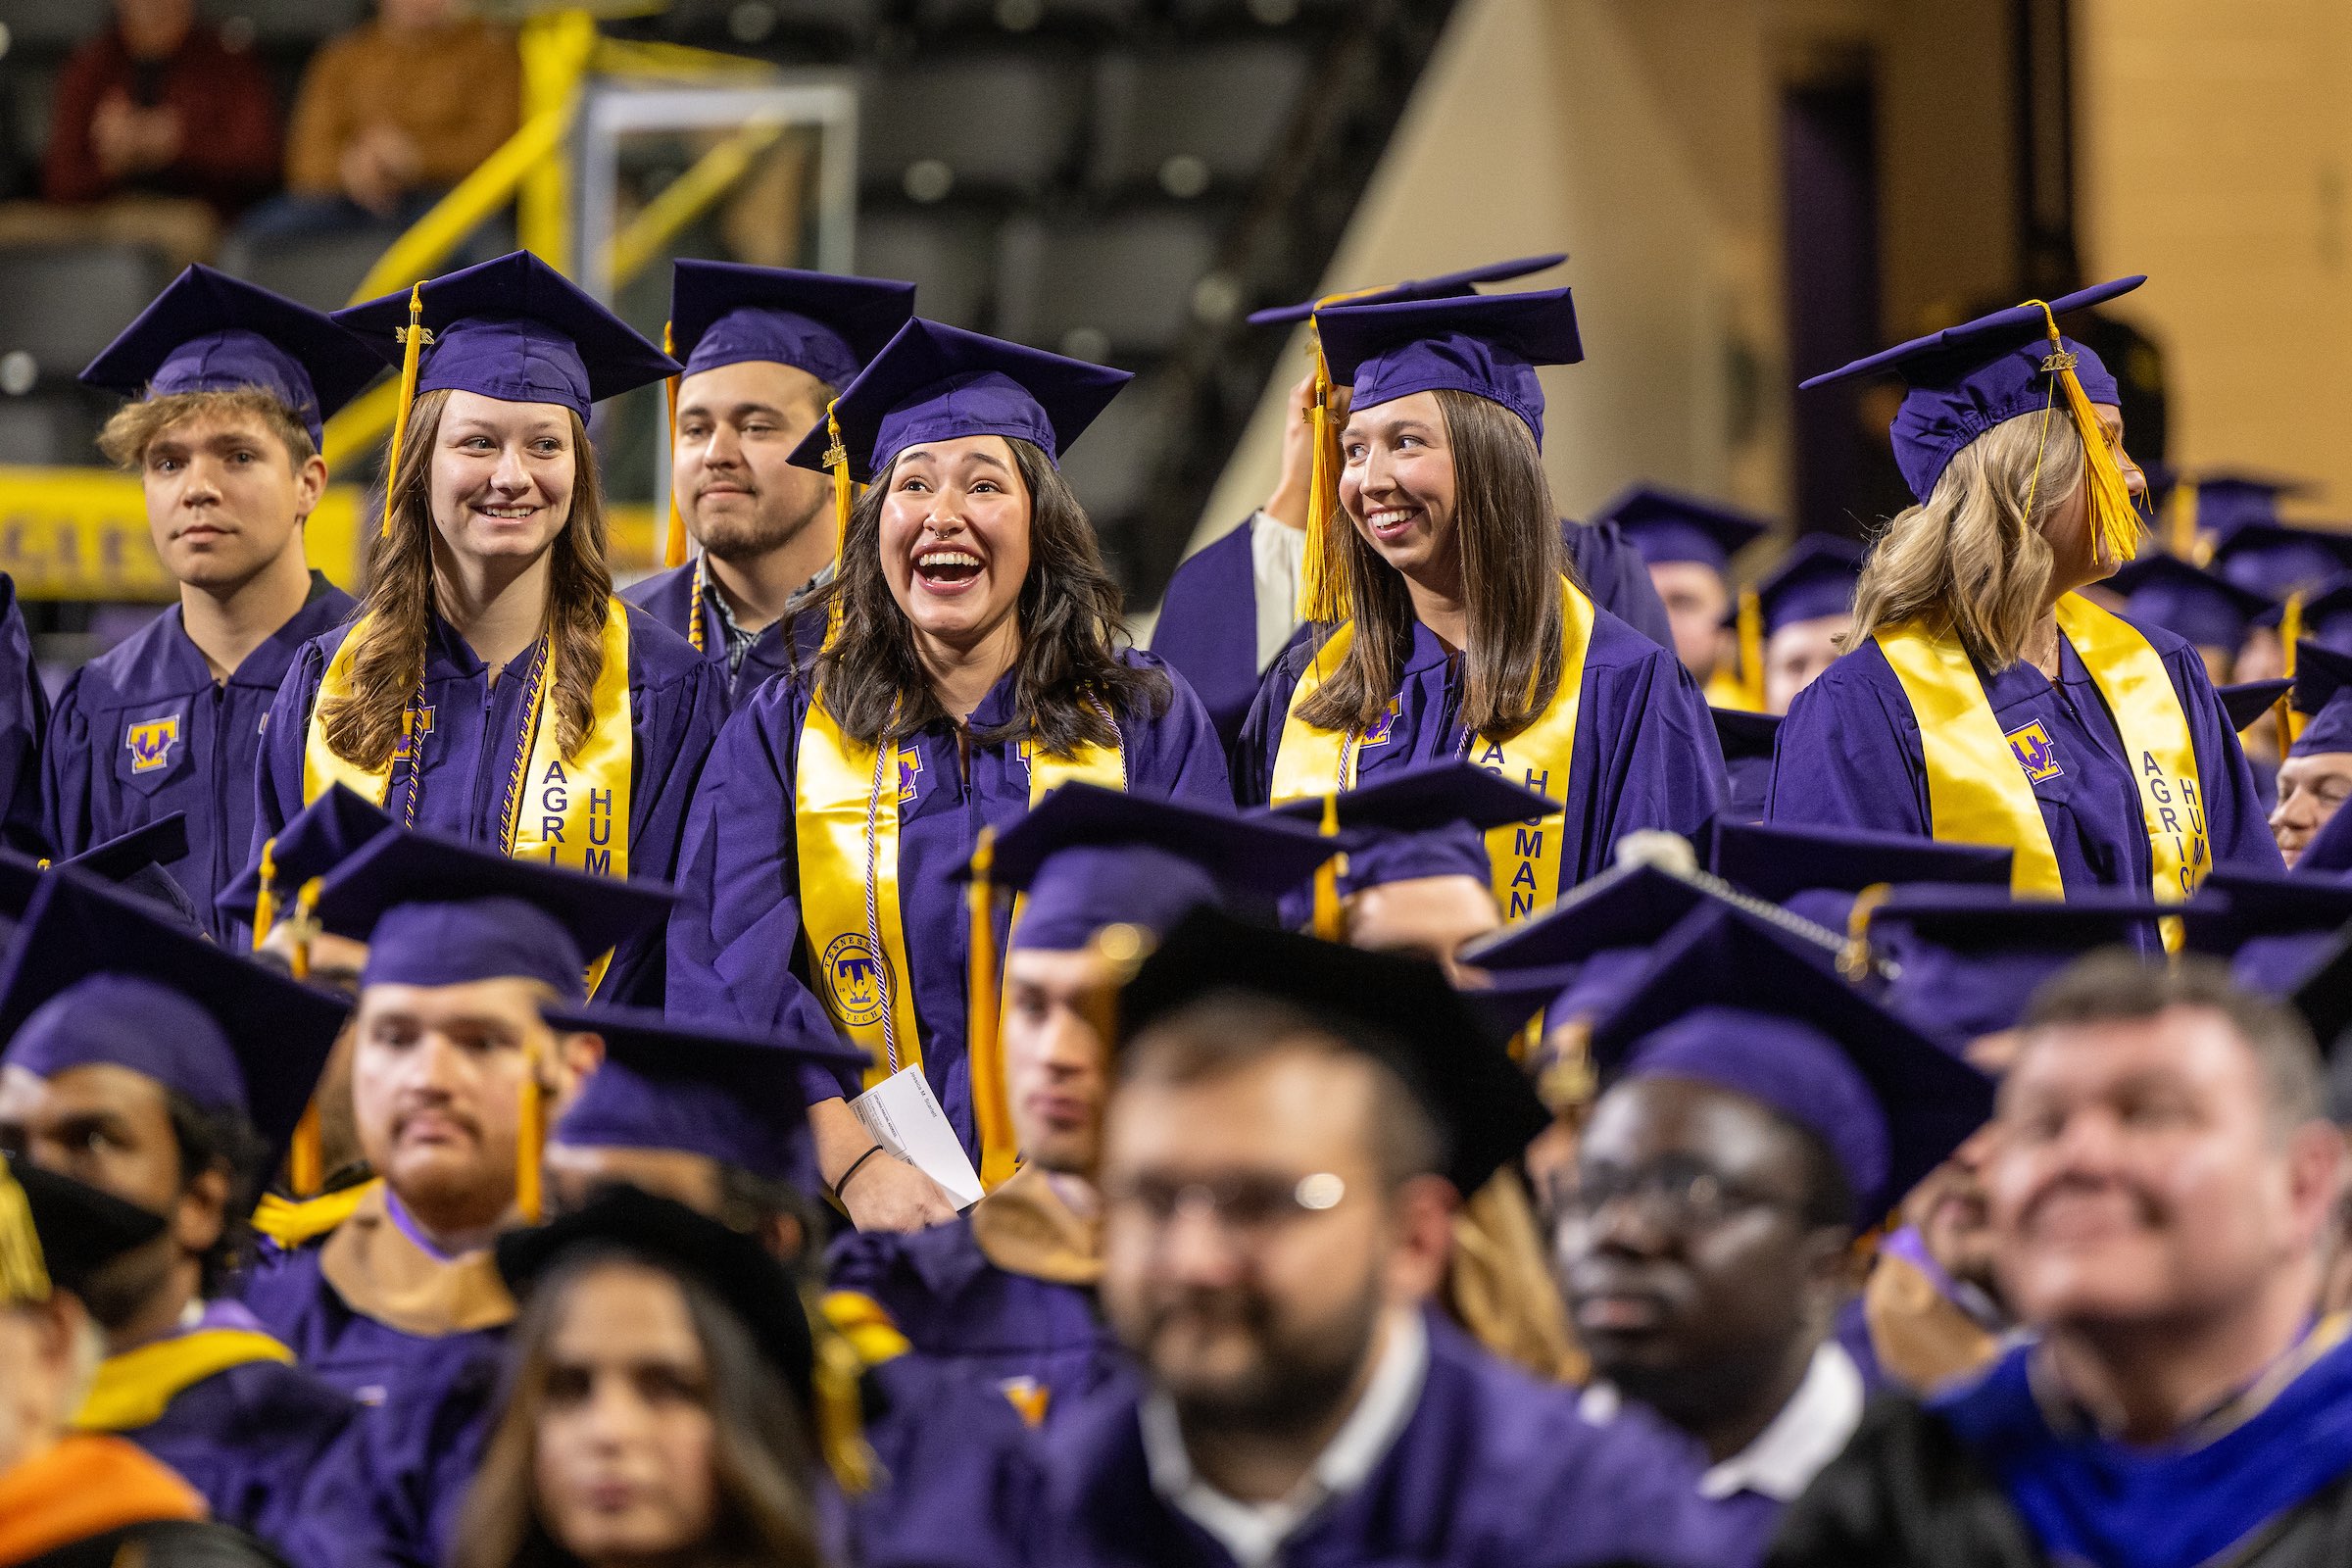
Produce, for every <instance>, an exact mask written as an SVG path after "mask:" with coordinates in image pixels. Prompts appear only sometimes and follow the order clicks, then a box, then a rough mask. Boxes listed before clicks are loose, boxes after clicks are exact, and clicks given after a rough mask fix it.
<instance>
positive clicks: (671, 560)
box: [662, 321, 703, 646]
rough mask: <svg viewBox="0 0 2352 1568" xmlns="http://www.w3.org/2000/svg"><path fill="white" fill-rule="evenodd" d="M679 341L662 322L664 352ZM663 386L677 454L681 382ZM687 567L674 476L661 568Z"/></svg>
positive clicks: (699, 610) (699, 615) (698, 610)
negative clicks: (667, 530)
mask: <svg viewBox="0 0 2352 1568" xmlns="http://www.w3.org/2000/svg"><path fill="white" fill-rule="evenodd" d="M676 349H677V340H676V336H675V334H674V332H673V331H672V323H671V322H668V321H663V322H662V353H664V354H668V355H670V356H671V357H672V358H675V357H676ZM662 386H663V387H664V388H665V389H667V392H668V399H669V401H668V408H669V449H670V451H671V452H673V453H674V452H676V451H677V449H678V378H677V377H676V376H674V375H673V376H670V377H669V378H668V379H666V380H664V381H663V382H662ZM684 564H686V519H685V517H684V516H683V515H680V514H679V512H678V485H677V479H676V477H675V476H674V475H673V476H672V477H671V479H670V485H669V532H668V533H667V534H665V535H663V537H662V568H663V569H664V570H674V569H676V568H677V567H679V566H683V565H684ZM702 619H703V607H702V604H701V602H700V601H699V600H698V601H697V602H696V604H695V607H694V621H695V624H696V625H698V626H699V625H700V624H702ZM697 642H698V646H699V642H700V640H699V639H698V640H697Z"/></svg>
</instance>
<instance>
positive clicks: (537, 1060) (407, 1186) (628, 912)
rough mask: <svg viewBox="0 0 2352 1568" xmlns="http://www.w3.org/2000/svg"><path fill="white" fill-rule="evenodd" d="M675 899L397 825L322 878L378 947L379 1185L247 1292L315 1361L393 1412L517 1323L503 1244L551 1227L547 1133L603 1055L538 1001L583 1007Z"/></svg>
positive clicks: (365, 1104)
mask: <svg viewBox="0 0 2352 1568" xmlns="http://www.w3.org/2000/svg"><path fill="white" fill-rule="evenodd" d="M668 905H669V893H668V891H667V890H666V889H663V888H658V887H654V886H650V885H648V884H645V883H639V882H628V881H622V880H620V879H617V878H613V877H603V876H590V875H587V874H584V873H581V872H576V871H566V870H560V869H557V868H555V867H551V866H545V865H540V864H538V863H536V862H533V861H528V860H513V859H509V858H507V857H505V856H503V855H500V854H498V853H496V852H495V851H487V850H481V849H477V848H474V847H472V846H470V845H466V844H461V843H459V842H457V841H455V840H452V839H444V838H440V837H437V836H429V835H425V834H418V833H408V832H398V831H396V832H387V833H380V834H378V835H377V836H376V837H375V838H374V839H372V840H370V841H369V842H368V845H367V847H366V848H364V849H362V850H361V851H360V852H359V853H358V854H356V855H354V856H352V857H351V858H349V859H347V860H346V861H344V862H343V864H342V865H341V866H339V867H337V868H336V870H335V871H334V873H333V874H332V875H330V876H329V877H327V878H326V880H325V882H324V884H323V885H322V886H321V888H320V889H319V894H318V899H317V908H316V911H315V917H316V918H317V919H318V920H319V922H320V923H321V924H323V925H324V926H325V927H326V929H328V930H329V931H332V932H334V933H335V934H336V935H338V936H343V937H348V938H351V939H353V940H356V941H365V942H367V944H368V958H367V964H366V967H365V968H364V969H363V970H362V971H361V975H360V998H359V1010H358V1013H357V1016H356V1019H355V1021H354V1023H353V1034H354V1039H355V1044H354V1047H353V1057H352V1073H351V1094H352V1113H353V1119H354V1121H355V1123H356V1125H357V1128H358V1132H359V1142H360V1150H361V1152H362V1153H363V1154H364V1155H365V1156H366V1158H367V1160H368V1164H369V1165H370V1166H371V1167H372V1168H373V1169H374V1171H375V1173H376V1174H377V1175H378V1176H380V1177H381V1178H382V1181H381V1183H380V1184H377V1185H374V1186H371V1187H369V1188H368V1189H367V1191H366V1192H365V1194H364V1195H363V1196H362V1197H361V1199H360V1200H359V1201H358V1202H357V1204H356V1205H355V1206H354V1207H353V1209H352V1212H351V1214H350V1216H349V1217H348V1218H347V1219H345V1220H344V1221H343V1222H342V1223H341V1224H339V1225H337V1226H335V1227H334V1229H333V1230H332V1231H330V1232H328V1233H327V1234H326V1235H325V1237H324V1238H323V1239H322V1240H319V1241H317V1242H313V1243H305V1244H303V1245H302V1246H300V1247H299V1248H297V1249H296V1250H293V1251H291V1252H288V1253H285V1254H282V1255H281V1257H280V1258H279V1259H278V1260H276V1262H275V1263H274V1265H273V1266H271V1267H269V1268H267V1269H264V1270H262V1271H260V1272H259V1273H257V1274H256V1275H255V1277H254V1278H253V1279H252V1280H251V1281H249V1282H248V1284H247V1286H246V1292H245V1299H246V1304H247V1305H248V1306H249V1307H251V1308H252V1310H253V1312H254V1314H255V1315H256V1316H257V1317H259V1318H260V1319H261V1320H262V1322H263V1323H264V1324H265V1325H267V1326H268V1328H269V1329H270V1332H271V1333H272V1334H274V1335H275V1336H276V1337H277V1338H278V1339H279V1340H281V1341H283V1342H284V1343H285V1344H286V1345H289V1346H291V1347H292V1348H293V1349H294V1351H295V1353H296V1354H297V1355H298V1356H300V1357H301V1359H302V1362H303V1364H304V1365H305V1366H307V1367H309V1368H310V1369H311V1370H312V1371H314V1372H316V1373H318V1374H319V1376H320V1377H321V1378H324V1379H325V1380H326V1381H327V1382H328V1383H330V1384H333V1385H334V1386H335V1387H337V1388H339V1389H342V1390H345V1391H346V1392H348V1393H350V1394H352V1395H354V1396H356V1397H358V1398H359V1399H360V1401H361V1402H362V1403H363V1404H369V1405H374V1404H380V1403H382V1402H383V1400H384V1398H385V1397H386V1394H387V1392H388V1390H389V1389H390V1388H391V1387H392V1386H393V1385H394V1384H396V1383H398V1382H400V1381H402V1380H403V1379H405V1378H407V1377H409V1376H410V1375H411V1372H412V1370H413V1369H414V1368H416V1367H417V1366H418V1365H420V1364H424V1362H423V1359H422V1358H423V1352H424V1350H425V1349H426V1348H428V1347H429V1346H430V1344H431V1342H434V1341H437V1340H443V1339H447V1338H450V1337H452V1336H458V1335H478V1336H483V1337H495V1336H497V1335H499V1334H502V1333H503V1332H504V1331H505V1329H506V1327H507V1325H508V1324H509V1323H511V1322H512V1321H513V1319H514V1315H515V1303H514V1301H513V1300H512V1299H510V1298H509V1297H508V1295H507V1292H506V1288H505V1287H504V1286H503V1285H501V1284H500V1283H499V1280H498V1274H497V1270H496V1268H495V1267H494V1265H493V1264H492V1261H491V1258H490V1252H489V1244H490V1242H491V1240H492V1239H493V1238H494V1237H495V1236H496V1235H497V1233H498V1232H499V1231H501V1230H503V1229H505V1228H506V1227H508V1226H509V1225H511V1224H513V1223H515V1220H516V1219H517V1218H518V1217H519V1218H520V1219H522V1220H525V1221H528V1220H532V1219H535V1218H536V1217H537V1213H536V1209H537V1206H538V1205H537V1197H538V1187H539V1168H540V1147H539V1146H540V1132H539V1130H540V1129H541V1128H543V1127H544V1126H546V1125H547V1124H548V1123H549V1122H550V1121H552V1120H553V1119H554V1117H555V1115H556V1114H557V1113H558V1112H559V1111H560V1110H561V1109H562V1108H563V1106H564V1104H565V1103H568V1101H569V1099H570V1097H571V1095H572V1093H573V1092H574V1091H575V1090H576V1089H577V1087H578V1085H579V1083H580V1080H581V1078H582V1077H583V1076H584V1075H585V1074H586V1073H587V1072H588V1071H589V1070H590V1069H591V1068H593V1066H594V1065H595V1062H596V1059H597V1055H598V1048H597V1044H596V1041H595V1039H594V1037H592V1036H589V1035H585V1034H582V1033H580V1032H578V1031H573V1030H557V1029H553V1028H551V1027H549V1025H548V1024H547V1023H546V1021H545V1020H544V1019H543V1018H542V1017H541V1016H540V1008H541V1005H543V1004H545V1003H550V1002H556V1001H562V1002H568V1003H574V1004H576V1003H578V1002H581V1001H582V1000H584V999H585V997H586V994H587V992H586V985H585V979H584V976H585V975H586V973H587V965H588V956H589V955H595V954H602V953H605V952H607V951H608V950H610V949H611V948H612V947H613V944H614V943H615V942H618V941H621V940H623V939H625V938H627V937H629V936H631V935H633V934H634V933H636V932H637V931H639V930H642V929H644V928H645V927H647V926H650V925H652V924H654V923H655V922H657V921H659V920H660V919H661V918H662V914H663V912H664V911H665V910H666V909H667V907H668Z"/></svg>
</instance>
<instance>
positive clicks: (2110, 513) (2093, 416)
mask: <svg viewBox="0 0 2352 1568" xmlns="http://www.w3.org/2000/svg"><path fill="white" fill-rule="evenodd" d="M2026 303H2027V304H2029V305H2039V306H2040V307H2041V314H2042V319H2043V320H2044V321H2046V322H2047V323H2048V326H2049V333H2050V352H2049V356H2048V357H2047V358H2046V359H2044V360H2043V361H2042V362H2041V368H2042V370H2043V372H2044V373H2046V374H2048V375H2050V376H2052V377H2053V378H2054V379H2055V381H2056V383H2057V388H2058V390H2059V391H2062V392H2064V393H2065V394H2066V410H2067V413H2068V415H2069V416H2070V417H2072V418H2073V419H2074V421H2075V431H2076V433H2077V434H2078V435H2079V436H2081V437H2082V456H2083V460H2084V463H2085V464H2086V466H2087V467H2088V469H2089V484H2090V526H2091V539H2092V542H2093V544H2094V545H2095V546H2096V549H2097V555H2098V559H2099V560H2100V561H2101V562H2102V563H2109V564H2115V565H2119V566H2120V565H2122V564H2124V563H2125V562H2127V561H2130V560H2131V558H2132V557H2133V556H2136V555H2137V554H2139V538H2140V515H2139V509H2138V508H2137V507H2134V506H2133V505H2132V504H2131V486H2130V485H2128V484H2126V483H2125V482H2124V470H2123V468H2122V467H2121V466H2118V465H2117V463H2116V461H2115V451H2114V449H2113V448H2111V447H2110V446H2108V444H2107V432H2106V429H2105V427H2104V426H2102V425H2101V424H2100V423H2099V417H2098V414H2097V412H2096V411H2095V410H2093V409H2092V408H2091V405H2090V394H2089V393H2087V392H2085V391H2083V390H2082V378H2081V377H2080V376H2078V375H2076V374H2075V355H2074V352H2073V351H2072V350H2070V349H2069V348H2067V347H2066V340H2065V338H2064V337H2062V336H2061V335H2060V334H2059V331H2058V318H2057V317H2055V316H2053V315H2051V314H2050V308H2049V306H2048V305H2047V304H2044V303H2043V302H2042V301H2040V300H2028V301H2027V302H2026ZM2036 477H2038V469H2037V470H2036ZM2027 515H2029V516H2031V515H2032V512H2031V509H2030V508H2029V511H2028V514H2027Z"/></svg>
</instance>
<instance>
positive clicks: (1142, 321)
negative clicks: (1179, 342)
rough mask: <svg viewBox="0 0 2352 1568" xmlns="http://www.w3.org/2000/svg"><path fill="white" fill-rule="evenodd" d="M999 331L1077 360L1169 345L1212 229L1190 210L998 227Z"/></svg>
mask: <svg viewBox="0 0 2352 1568" xmlns="http://www.w3.org/2000/svg"><path fill="white" fill-rule="evenodd" d="M1002 245H1003V256H1004V261H1003V264H1002V267H1001V269H1000V273H999V275H1000V277H1001V279H1002V287H1003V290H1004V293H1003V297H1002V304H1001V310H1000V315H999V318H998V323H997V324H998V329H999V330H1000V331H1002V332H1003V333H1004V334H1005V336H1007V337H1011V338H1015V339H1018V340H1019V341H1021V342H1024V343H1033V344H1036V345H1037V346H1038V347H1040V348H1049V349H1055V350H1058V351H1060V352H1062V353H1066V354H1074V355H1076V356H1077V357H1079V358H1081V359H1098V360H1105V361H1108V362H1109V363H1112V364H1120V365H1126V364H1133V363H1135V362H1136V361H1137V360H1143V359H1150V358H1152V356H1154V355H1157V354H1161V353H1164V352H1165V351H1166V350H1167V349H1169V348H1171V347H1172V346H1174V344H1175V341H1176V339H1177V337H1178V335H1179V334H1181V333H1182V332H1183V331H1184V329H1185V326H1186V325H1187V324H1188V323H1189V322H1190V321H1191V319H1192V316H1193V294H1194V290H1195V287H1196V285H1198V284H1199V283H1200V281H1201V278H1202V277H1203V276H1204V275H1205V274H1206V273H1207V272H1208V271H1209V270H1210V268H1211V266H1212V265H1213V264H1214V262H1215V260H1216V253H1217V225H1216V224H1215V223H1214V222H1212V221H1209V220H1208V219H1207V218H1205V217H1202V216H1196V215H1195V214H1194V213H1192V212H1190V211H1179V212H1155V213H1139V214H1133V215H1130V216H1127V217H1124V218H1117V219H1110V220H1085V221H1076V222H1054V223H1046V222H1041V221H1035V220H1031V219H1018V220H1015V221H1012V222H1010V223H1008V224H1006V225H1005V236H1004V239H1003V242H1002Z"/></svg>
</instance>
